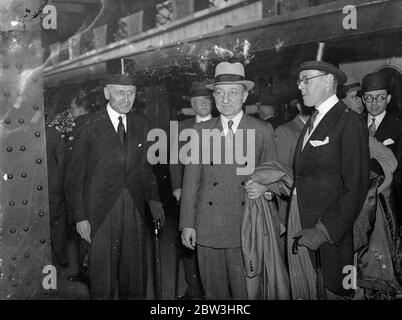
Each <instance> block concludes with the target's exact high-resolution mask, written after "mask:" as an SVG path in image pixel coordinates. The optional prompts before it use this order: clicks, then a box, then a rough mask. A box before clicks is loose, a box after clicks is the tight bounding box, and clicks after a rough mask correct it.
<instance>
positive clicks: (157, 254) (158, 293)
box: [154, 219, 162, 300]
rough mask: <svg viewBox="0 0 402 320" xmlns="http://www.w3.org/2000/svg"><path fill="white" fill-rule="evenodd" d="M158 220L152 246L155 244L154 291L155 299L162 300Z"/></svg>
mask: <svg viewBox="0 0 402 320" xmlns="http://www.w3.org/2000/svg"><path fill="white" fill-rule="evenodd" d="M160 228H161V227H160V220H159V219H158V221H157V222H156V223H155V224H154V244H155V290H156V293H155V294H156V299H157V300H161V299H162V272H161V247H160V242H159V232H160Z"/></svg>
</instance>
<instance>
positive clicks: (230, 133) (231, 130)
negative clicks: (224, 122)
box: [228, 120, 234, 140]
mask: <svg viewBox="0 0 402 320" xmlns="http://www.w3.org/2000/svg"><path fill="white" fill-rule="evenodd" d="M232 126H233V120H229V122H228V136H229V138H231V139H232V140H233V136H234V133H233V129H232Z"/></svg>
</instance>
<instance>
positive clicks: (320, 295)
mask: <svg viewBox="0 0 402 320" xmlns="http://www.w3.org/2000/svg"><path fill="white" fill-rule="evenodd" d="M315 267H316V269H317V300H327V293H326V291H325V286H324V274H323V271H322V265H321V252H320V249H317V250H316V251H315Z"/></svg>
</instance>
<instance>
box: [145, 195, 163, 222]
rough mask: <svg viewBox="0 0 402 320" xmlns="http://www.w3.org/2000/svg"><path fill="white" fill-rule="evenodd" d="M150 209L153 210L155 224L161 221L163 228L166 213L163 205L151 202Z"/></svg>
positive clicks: (154, 201)
mask: <svg viewBox="0 0 402 320" xmlns="http://www.w3.org/2000/svg"><path fill="white" fill-rule="evenodd" d="M149 209H150V210H151V214H152V217H153V221H154V223H156V222H157V221H158V220H159V221H160V223H161V227H162V226H163V225H164V223H165V212H164V211H163V205H162V203H161V202H159V201H156V200H151V201H149Z"/></svg>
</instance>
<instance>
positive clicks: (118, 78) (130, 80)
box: [102, 74, 135, 86]
mask: <svg viewBox="0 0 402 320" xmlns="http://www.w3.org/2000/svg"><path fill="white" fill-rule="evenodd" d="M102 83H103V85H105V86H106V85H108V84H117V85H122V86H135V78H134V77H133V76H131V75H122V74H110V75H107V76H105V77H104V78H103V79H102Z"/></svg>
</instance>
